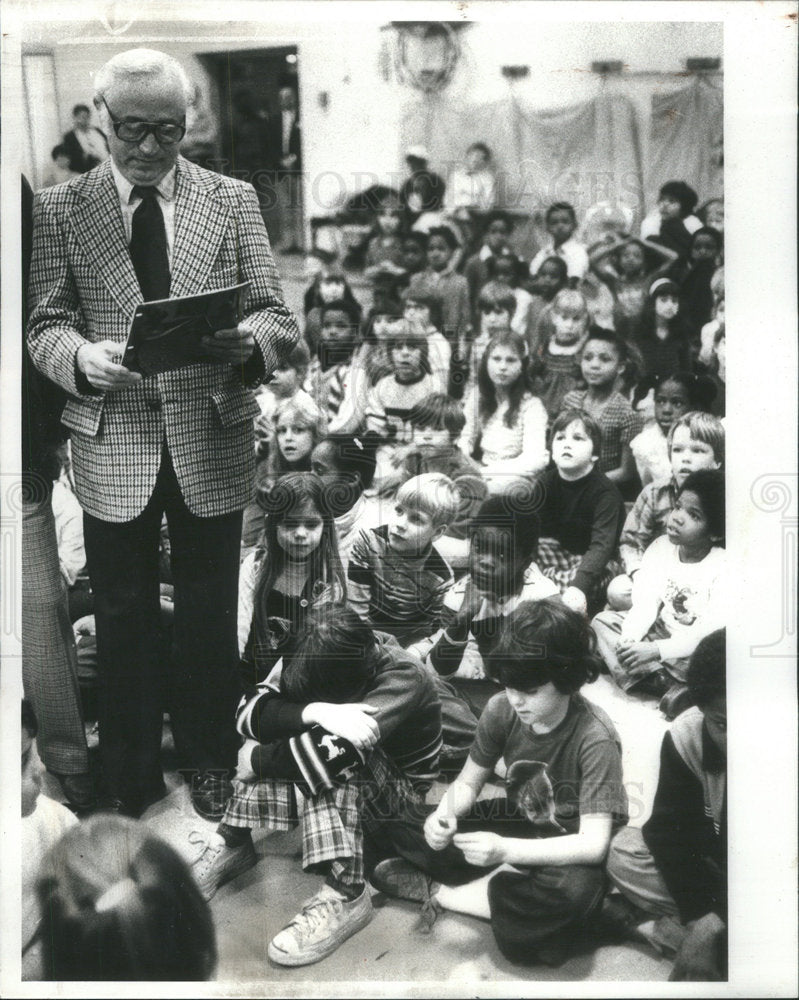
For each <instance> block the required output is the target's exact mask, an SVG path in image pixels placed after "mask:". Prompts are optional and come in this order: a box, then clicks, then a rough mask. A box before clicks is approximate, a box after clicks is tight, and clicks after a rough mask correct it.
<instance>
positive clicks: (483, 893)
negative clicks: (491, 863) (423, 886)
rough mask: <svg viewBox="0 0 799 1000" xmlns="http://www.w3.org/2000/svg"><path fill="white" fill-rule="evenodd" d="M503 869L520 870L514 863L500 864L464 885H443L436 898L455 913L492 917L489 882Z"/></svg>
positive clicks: (446, 908) (484, 918)
mask: <svg viewBox="0 0 799 1000" xmlns="http://www.w3.org/2000/svg"><path fill="white" fill-rule="evenodd" d="M502 871H511V872H512V871H518V869H517V868H514V867H513V865H500V866H499V868H495V869H494V870H493V871H491V872H489V873H488V874H487V875H484V876H483V877H482V878H479V879H476V880H475V881H474V882H466V883H465V884H464V885H455V886H452V885H442V886H441V887H440V888H439V889H438V892H437V893H436V899H437V900H438V902H439V903H440V905H441V906H442V907H443V908H444V909H445V910H452V911H453V912H454V913H466V914H468V915H469V916H470V917H480V918H481V919H482V920H490V919H491V908H490V907H489V905H488V883H489V882H490V881H491V879H492V878H493V877H494V876H495V875H496V874H497V873H498V872H502Z"/></svg>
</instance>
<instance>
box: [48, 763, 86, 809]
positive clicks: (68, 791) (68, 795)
mask: <svg viewBox="0 0 799 1000" xmlns="http://www.w3.org/2000/svg"><path fill="white" fill-rule="evenodd" d="M51 774H52V775H53V777H54V778H57V779H58V783H59V785H61V791H62V792H63V793H64V798H65V799H66V800H67V805H68V806H69V807H70V808H71V809H72V810H73V811H74V812H76V813H82V812H89V811H90V810H92V809H94V807H95V806H96V805H97V792H96V791H95V789H94V780H93V779H92V776H91V774H89V772H88V771H81V773H80V774H57V773H56V772H55V771H51Z"/></svg>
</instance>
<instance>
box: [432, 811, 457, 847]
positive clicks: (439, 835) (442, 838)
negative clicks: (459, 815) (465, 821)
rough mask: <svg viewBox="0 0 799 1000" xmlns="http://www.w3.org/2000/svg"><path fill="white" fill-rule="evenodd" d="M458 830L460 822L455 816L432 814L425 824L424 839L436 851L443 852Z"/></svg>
mask: <svg viewBox="0 0 799 1000" xmlns="http://www.w3.org/2000/svg"><path fill="white" fill-rule="evenodd" d="M457 829H458V821H457V819H455V817H454V816H445V815H442V814H441V813H439V812H434V813H430V815H429V816H428V817H427V819H426V821H425V824H424V839H425V840H426V841H427V843H428V844H429V845H430V847H432V848H433V850H434V851H443V850H444V848H445V847H446V846H447V845H448V844H449V842H450V841H451V840H452V838H453V837H454V835H455V831H456V830H457Z"/></svg>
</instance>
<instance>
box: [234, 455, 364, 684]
mask: <svg viewBox="0 0 799 1000" xmlns="http://www.w3.org/2000/svg"><path fill="white" fill-rule="evenodd" d="M263 504H264V509H265V510H266V518H265V520H264V532H263V543H262V545H261V546H259V547H258V548H257V549H256V550H255V551H254V552H251V553H250V554H249V555H248V556H247V558H246V559H244V560H243V561H242V564H241V568H240V570H239V607H238V639H239V650H240V652H241V661H242V672H243V674H245V680H247V681H250V680H252V677H253V676H255V675H260V674H264V675H265V672H268V670H269V668H270V667H271V666H272V665H273V664H274V662H275V661H276V660H277V659H278V658H279V657H280V656H281V655H282V647H283V645H284V644H285V643H286V642H287V641H288V639H289V638H290V636H291V635H292V633H293V631H294V630H296V629H297V628H298V627H299V626H300V625H301V624H302V621H303V620H304V618H305V615H306V614H307V613H308V610H309V609H310V608H311V607H313V605H314V604H315V603H317V602H323V601H331V600H342V599H343V597H344V593H345V591H346V581H345V576H344V572H343V570H342V568H341V561H340V560H339V556H338V544H337V540H336V528H335V524H334V522H333V514H332V512H331V510H330V505H329V504H328V501H327V491H326V489H325V485H324V483H323V482H322V480H321V479H320V478H319V477H318V476H315V475H314V474H313V473H312V472H292V473H289V474H288V475H285V476H282V477H281V478H280V479H279V480H278V481H277V482H276V483H275V485H274V487H273V488H272V490H271V491H270V492H269V494H267V495H266V496H265V497H264V498H263Z"/></svg>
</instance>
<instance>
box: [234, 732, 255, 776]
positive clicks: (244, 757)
mask: <svg viewBox="0 0 799 1000" xmlns="http://www.w3.org/2000/svg"><path fill="white" fill-rule="evenodd" d="M257 746H258V743H257V742H256V740H245V741H244V743H242V745H241V749H240V750H239V758H238V760H237V762H236V777H237V778H238V779H239V781H256V780H257V778H258V776H257V775H256V773H255V771H253V769H252V752H253V750H254V749H255V748H256V747H257Z"/></svg>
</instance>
